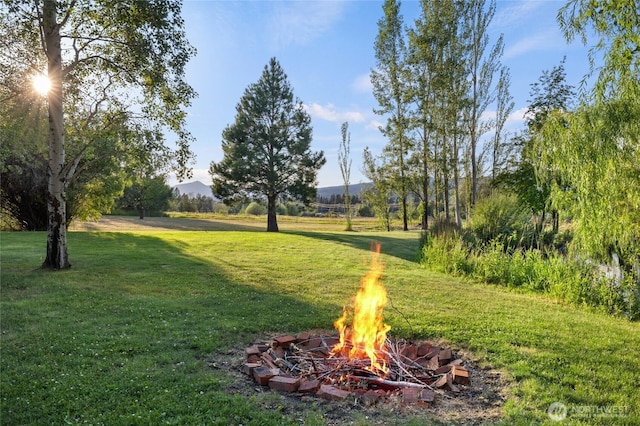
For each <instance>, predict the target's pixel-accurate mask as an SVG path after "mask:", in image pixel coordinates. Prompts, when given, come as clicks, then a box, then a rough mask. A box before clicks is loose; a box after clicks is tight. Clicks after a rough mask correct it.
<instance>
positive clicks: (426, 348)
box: [418, 342, 431, 356]
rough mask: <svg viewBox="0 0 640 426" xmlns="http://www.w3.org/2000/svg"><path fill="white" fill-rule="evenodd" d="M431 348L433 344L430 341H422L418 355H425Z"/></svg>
mask: <svg viewBox="0 0 640 426" xmlns="http://www.w3.org/2000/svg"><path fill="white" fill-rule="evenodd" d="M430 350H431V345H430V344H428V343H426V342H425V343H421V344H420V345H419V346H418V356H425V355H426V354H428V353H429V351H430Z"/></svg>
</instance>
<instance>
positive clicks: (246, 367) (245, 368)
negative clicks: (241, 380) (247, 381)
mask: <svg viewBox="0 0 640 426" xmlns="http://www.w3.org/2000/svg"><path fill="white" fill-rule="evenodd" d="M258 367H261V364H258V363H257V362H246V363H244V364H243V365H242V372H243V373H244V374H246V375H247V376H251V375H253V369H254V368H258Z"/></svg>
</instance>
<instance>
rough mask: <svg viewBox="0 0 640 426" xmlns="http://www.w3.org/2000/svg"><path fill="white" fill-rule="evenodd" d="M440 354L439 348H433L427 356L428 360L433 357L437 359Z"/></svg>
mask: <svg viewBox="0 0 640 426" xmlns="http://www.w3.org/2000/svg"><path fill="white" fill-rule="evenodd" d="M439 353H440V348H439V347H438V346H432V347H431V350H430V351H429V353H428V354H427V358H429V359H431V358H433V357H436V356H438V354H439Z"/></svg>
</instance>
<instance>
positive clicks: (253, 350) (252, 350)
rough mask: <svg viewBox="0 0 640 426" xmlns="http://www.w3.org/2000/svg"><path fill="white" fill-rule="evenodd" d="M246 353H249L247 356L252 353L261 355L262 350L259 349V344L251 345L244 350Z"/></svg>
mask: <svg viewBox="0 0 640 426" xmlns="http://www.w3.org/2000/svg"><path fill="white" fill-rule="evenodd" d="M244 351H245V353H246V354H247V356H251V355H260V353H261V352H262V351H261V350H260V349H258V347H257V346H255V345H254V346H249V347H248V348H247V349H245V350H244Z"/></svg>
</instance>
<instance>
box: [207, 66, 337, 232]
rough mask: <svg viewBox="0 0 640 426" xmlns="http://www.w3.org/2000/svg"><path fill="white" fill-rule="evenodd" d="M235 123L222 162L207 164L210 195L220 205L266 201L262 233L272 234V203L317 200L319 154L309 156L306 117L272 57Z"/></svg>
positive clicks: (227, 133)
mask: <svg viewBox="0 0 640 426" xmlns="http://www.w3.org/2000/svg"><path fill="white" fill-rule="evenodd" d="M236 112H237V113H236V119H235V122H234V123H233V124H230V125H228V126H227V127H226V128H225V129H224V131H223V132H222V150H223V152H224V158H223V159H222V161H220V162H218V163H216V162H212V163H211V167H210V168H209V174H210V175H211V178H212V181H213V191H214V193H215V195H216V196H218V197H220V198H221V199H222V200H224V201H225V202H227V203H229V202H232V201H233V200H234V199H236V198H238V197H249V198H260V197H265V198H266V199H267V231H269V232H277V231H278V222H277V218H276V204H277V201H278V200H279V199H280V200H282V201H285V200H286V199H297V200H299V201H301V202H303V203H305V204H308V203H310V202H311V201H313V200H314V199H315V197H316V185H317V183H316V176H317V172H318V170H319V169H320V167H322V166H323V165H324V163H325V161H326V160H325V157H324V153H323V152H322V151H319V152H312V151H311V150H310V148H311V139H312V128H311V117H310V116H309V114H308V113H307V112H306V111H305V110H304V108H303V106H302V102H301V101H300V100H299V99H297V98H296V99H294V95H293V89H292V88H291V85H290V84H289V81H288V79H287V75H286V74H285V73H284V71H283V69H282V67H281V66H280V63H279V62H278V61H277V60H276V58H272V59H271V60H270V61H269V64H268V65H266V66H265V67H264V71H263V72H262V76H261V77H260V79H259V80H258V82H257V83H254V84H251V85H250V86H249V87H248V88H247V89H246V90H245V92H244V94H243V95H242V98H241V99H240V102H239V103H238V105H237V106H236Z"/></svg>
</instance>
